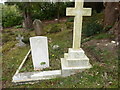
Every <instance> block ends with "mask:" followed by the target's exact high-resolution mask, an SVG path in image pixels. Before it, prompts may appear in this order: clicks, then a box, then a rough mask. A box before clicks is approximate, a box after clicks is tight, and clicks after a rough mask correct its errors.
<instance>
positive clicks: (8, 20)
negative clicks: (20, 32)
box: [2, 5, 22, 27]
mask: <svg viewBox="0 0 120 90" xmlns="http://www.w3.org/2000/svg"><path fill="white" fill-rule="evenodd" d="M21 21H22V15H21V14H20V13H19V11H18V10H17V8H16V6H15V5H14V6H7V5H4V6H3V19H2V22H3V23H2V24H3V27H11V26H14V25H19V24H21Z"/></svg>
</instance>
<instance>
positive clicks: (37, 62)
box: [30, 36, 49, 70]
mask: <svg viewBox="0 0 120 90" xmlns="http://www.w3.org/2000/svg"><path fill="white" fill-rule="evenodd" d="M30 46H31V52H32V60H33V66H34V70H41V69H43V68H47V67H49V54H48V40H47V37H44V36H36V37H30Z"/></svg>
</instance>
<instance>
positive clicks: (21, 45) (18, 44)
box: [16, 34, 26, 47]
mask: <svg viewBox="0 0 120 90" xmlns="http://www.w3.org/2000/svg"><path fill="white" fill-rule="evenodd" d="M16 39H17V40H19V43H17V44H16V46H18V47H23V46H26V44H25V43H24V42H23V41H22V40H23V39H24V38H23V37H22V36H21V35H20V34H19V35H18V37H16Z"/></svg>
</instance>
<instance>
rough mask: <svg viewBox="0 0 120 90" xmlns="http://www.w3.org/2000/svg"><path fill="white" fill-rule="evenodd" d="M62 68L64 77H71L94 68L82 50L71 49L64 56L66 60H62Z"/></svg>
mask: <svg viewBox="0 0 120 90" xmlns="http://www.w3.org/2000/svg"><path fill="white" fill-rule="evenodd" d="M61 66H62V75H63V76H69V75H71V74H75V73H76V72H81V71H83V70H84V69H89V68H91V67H92V66H91V65H90V63H89V58H88V57H87V56H86V55H85V53H84V51H83V50H82V49H81V48H80V49H78V50H74V49H72V48H69V52H68V53H65V54H64V58H61Z"/></svg>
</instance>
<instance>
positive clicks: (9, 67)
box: [2, 23, 118, 88]
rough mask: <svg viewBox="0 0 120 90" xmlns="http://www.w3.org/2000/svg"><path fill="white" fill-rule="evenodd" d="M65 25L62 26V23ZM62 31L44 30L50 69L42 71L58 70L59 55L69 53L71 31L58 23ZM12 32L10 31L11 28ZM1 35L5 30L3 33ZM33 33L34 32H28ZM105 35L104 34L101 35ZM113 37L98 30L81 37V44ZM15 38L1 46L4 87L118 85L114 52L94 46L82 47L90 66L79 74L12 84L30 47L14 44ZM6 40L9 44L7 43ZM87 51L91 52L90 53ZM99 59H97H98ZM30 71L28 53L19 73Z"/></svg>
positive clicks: (59, 65) (31, 66)
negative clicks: (91, 34)
mask: <svg viewBox="0 0 120 90" xmlns="http://www.w3.org/2000/svg"><path fill="white" fill-rule="evenodd" d="M63 24H64V25H63ZM59 25H61V26H63V27H62V28H63V30H62V31H61V32H58V33H52V34H49V33H47V34H46V36H47V37H48V39H49V45H48V46H49V58H50V68H49V69H48V68H47V69H44V70H55V69H61V62H60V58H63V55H64V53H66V52H68V48H71V47H72V30H70V29H67V28H66V27H65V23H60V24H59ZM51 26H52V24H49V25H48V26H46V27H45V29H44V30H46V31H47V29H49V28H50V27H51ZM10 32H12V30H10ZM3 34H4V33H3ZM30 34H31V35H32V36H34V32H33V31H30ZM103 35H105V36H103ZM109 37H112V36H109V35H107V34H106V33H101V34H98V35H95V36H93V37H90V38H85V37H82V43H85V42H88V41H90V40H93V39H96V40H98V39H104V38H109ZM14 38H15V36H14ZM13 41H14V40H9V41H7V42H6V43H5V44H4V46H3V47H4V48H5V49H3V50H4V51H5V53H4V54H3V60H2V61H3V62H2V65H3V69H2V71H3V77H2V82H3V87H7V88H117V87H118V67H117V66H118V58H117V57H116V55H113V54H112V52H109V50H107V49H106V50H101V49H99V48H97V47H96V46H94V45H88V46H83V49H84V50H85V52H86V54H87V56H88V57H89V58H90V63H91V64H92V66H93V67H92V68H91V69H89V70H85V71H84V72H82V73H78V74H76V75H72V76H69V77H64V78H56V79H51V80H44V81H39V82H38V83H35V84H33V85H31V84H24V85H14V84H12V83H11V81H12V76H13V75H14V73H15V71H16V70H17V68H18V67H19V65H20V63H21V62H22V60H23V58H24V57H25V55H26V54H27V52H28V51H29V49H30V46H29V45H27V46H26V47H23V48H18V47H16V46H14V45H15V43H14V44H13ZM7 43H9V44H10V45H7ZM56 44H57V45H59V46H60V48H59V50H53V49H52V47H53V45H56ZM89 51H90V52H89ZM98 59H100V60H98ZM25 71H30V72H31V71H33V65H32V59H31V55H29V57H28V59H27V60H26V63H25V64H24V66H23V68H22V69H21V71H20V72H25Z"/></svg>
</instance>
